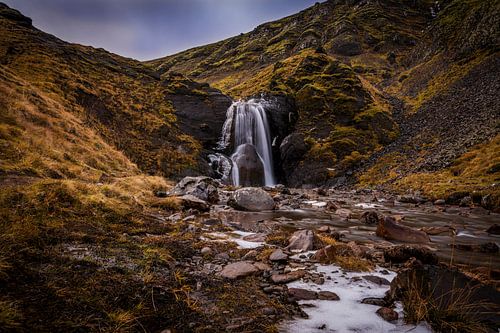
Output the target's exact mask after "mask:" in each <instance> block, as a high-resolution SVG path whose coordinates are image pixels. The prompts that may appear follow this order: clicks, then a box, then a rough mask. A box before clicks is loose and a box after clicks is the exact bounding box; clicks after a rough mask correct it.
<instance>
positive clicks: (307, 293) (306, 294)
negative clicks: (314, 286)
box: [288, 288, 318, 301]
mask: <svg viewBox="0 0 500 333" xmlns="http://www.w3.org/2000/svg"><path fill="white" fill-rule="evenodd" d="M288 296H289V298H290V299H291V300H293V301H310V300H314V299H318V293H317V292H315V291H312V290H307V289H301V288H288Z"/></svg>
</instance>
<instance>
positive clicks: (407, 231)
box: [376, 216, 430, 243]
mask: <svg viewBox="0 0 500 333" xmlns="http://www.w3.org/2000/svg"><path fill="white" fill-rule="evenodd" d="M376 233H377V236H379V237H382V238H385V239H387V240H395V241H400V242H408V243H429V242H430V238H429V236H428V235H427V234H426V233H425V232H423V231H420V230H416V229H413V228H410V227H407V226H404V225H401V224H398V223H396V220H395V219H394V218H393V217H391V216H386V217H385V218H383V219H380V221H379V223H378V225H377V231H376Z"/></svg>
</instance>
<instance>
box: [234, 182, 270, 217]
mask: <svg viewBox="0 0 500 333" xmlns="http://www.w3.org/2000/svg"><path fill="white" fill-rule="evenodd" d="M229 204H230V205H231V206H232V207H234V208H236V209H239V210H248V211H255V212H259V211H263V210H272V209H274V200H273V198H272V197H271V196H270V195H269V194H268V193H267V192H266V191H264V190H262V189H261V188H258V187H244V188H241V189H238V190H236V191H235V192H234V194H233V197H232V199H231V200H230V202H229Z"/></svg>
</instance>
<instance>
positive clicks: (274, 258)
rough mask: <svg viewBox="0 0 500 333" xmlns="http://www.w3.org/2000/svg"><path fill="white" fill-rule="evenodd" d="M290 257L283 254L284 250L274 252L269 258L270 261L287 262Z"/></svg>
mask: <svg viewBox="0 0 500 333" xmlns="http://www.w3.org/2000/svg"><path fill="white" fill-rule="evenodd" d="M287 260H288V256H287V255H286V254H285V253H284V252H283V250H282V249H277V250H274V252H273V253H271V255H270V256H269V261H287Z"/></svg>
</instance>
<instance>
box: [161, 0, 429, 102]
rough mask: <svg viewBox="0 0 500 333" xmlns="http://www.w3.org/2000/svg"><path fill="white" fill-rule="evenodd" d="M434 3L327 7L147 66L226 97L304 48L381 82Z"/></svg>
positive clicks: (347, 0) (348, 1)
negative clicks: (188, 79) (191, 80)
mask: <svg viewBox="0 0 500 333" xmlns="http://www.w3.org/2000/svg"><path fill="white" fill-rule="evenodd" d="M433 3H434V2H433V1H413V0H411V1H388V0H385V1H356V0H354V1H353V0H342V1H339V0H332V1H326V2H323V3H318V4H316V5H315V6H313V7H311V8H308V9H306V10H304V11H302V12H300V13H298V14H296V15H292V16H289V17H286V18H284V19H281V20H278V21H275V22H270V23H265V24H262V25H260V26H259V27H257V28H256V29H255V30H253V31H251V32H249V33H246V34H241V35H240V36H236V37H233V38H229V39H227V40H224V41H221V42H218V43H214V44H211V45H207V46H203V47H198V48H194V49H190V50H187V51H184V52H181V53H179V54H176V55H173V56H169V57H165V58H162V59H158V60H154V61H151V64H153V65H155V66H157V68H158V69H159V71H160V72H167V71H175V72H181V73H185V74H187V75H188V76H189V77H192V78H196V79H198V80H202V81H206V82H210V83H213V84H214V85H215V86H217V87H219V88H222V89H223V90H224V91H231V89H233V88H234V87H235V86H237V85H239V84H241V83H243V82H245V81H247V80H248V79H249V78H251V77H252V76H253V75H255V73H256V72H258V71H260V70H262V69H264V68H265V67H266V66H268V65H270V64H274V63H275V62H276V61H279V60H283V59H286V58H288V57H290V56H292V55H295V54H297V53H299V52H300V51H301V50H304V49H307V48H317V47H322V48H323V49H324V50H325V51H326V52H327V53H329V54H331V55H334V56H335V57H339V58H341V59H343V60H345V62H347V63H349V62H351V63H352V66H356V65H358V67H357V68H356V69H357V70H358V71H366V72H370V75H371V74H375V75H376V74H379V76H380V75H381V74H383V73H382V72H384V73H385V72H390V71H391V68H392V65H391V62H392V60H391V59H387V55H388V53H389V52H396V55H397V53H398V52H403V51H404V50H406V49H408V48H409V47H411V46H412V45H415V43H416V41H417V40H418V38H419V37H420V36H421V32H422V30H423V29H424V28H425V27H426V25H427V22H428V20H429V19H430V18H431V16H430V14H431V12H430V8H431V6H432V4H433ZM386 75H387V74H386ZM236 95H239V94H238V93H236ZM243 95H244V94H243Z"/></svg>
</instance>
